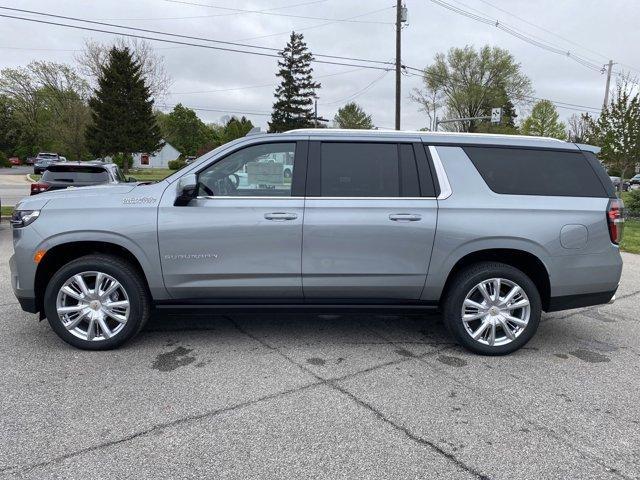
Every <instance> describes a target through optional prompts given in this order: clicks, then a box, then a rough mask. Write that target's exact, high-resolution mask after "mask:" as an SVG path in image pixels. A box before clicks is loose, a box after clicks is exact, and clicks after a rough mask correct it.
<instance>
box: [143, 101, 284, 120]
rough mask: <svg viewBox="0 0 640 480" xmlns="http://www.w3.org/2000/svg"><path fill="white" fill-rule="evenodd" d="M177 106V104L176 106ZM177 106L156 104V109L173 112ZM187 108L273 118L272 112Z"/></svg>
mask: <svg viewBox="0 0 640 480" xmlns="http://www.w3.org/2000/svg"><path fill="white" fill-rule="evenodd" d="M176 105H177V104H176ZM176 105H169V104H166V103H156V104H155V106H156V107H161V108H163V109H165V110H172V109H173V108H174V107H175V106H176ZM183 106H184V107H185V108H189V109H191V110H195V111H199V112H215V113H237V114H240V115H257V116H266V117H268V116H271V112H242V111H239V110H225V109H221V108H207V107H191V106H188V105H183Z"/></svg>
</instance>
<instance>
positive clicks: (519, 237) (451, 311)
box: [10, 129, 624, 355]
mask: <svg viewBox="0 0 640 480" xmlns="http://www.w3.org/2000/svg"><path fill="white" fill-rule="evenodd" d="M269 154H279V155H282V154H286V155H287V156H290V158H291V160H292V162H291V163H292V164H294V165H295V168H294V169H293V176H292V179H291V182H287V183H284V182H282V181H281V179H282V173H281V172H280V174H279V175H274V176H273V178H272V177H271V175H272V174H271V173H270V171H269V169H267V168H265V169H255V170H254V169H249V173H248V174H247V179H246V182H240V181H239V173H243V172H244V170H245V169H244V167H245V165H247V164H251V163H254V164H255V163H259V162H258V159H260V158H264V156H265V155H269ZM622 212H623V203H622V201H621V200H619V199H618V198H617V197H616V192H615V191H614V189H613V185H612V184H611V181H610V180H609V178H608V176H607V174H606V172H605V170H604V169H603V168H602V167H601V166H600V164H599V162H598V160H597V158H596V157H595V155H594V154H593V153H592V152H591V151H589V149H588V147H585V146H581V147H578V146H577V145H575V144H573V143H567V142H563V141H560V140H555V139H547V138H536V137H518V136H499V135H480V134H444V133H427V132H383V131H349V130H344V131H342V130H320V129H318V130H294V131H291V132H287V133H282V134H266V135H251V136H248V137H245V138H242V139H238V140H235V141H233V142H229V143H227V144H225V145H223V146H221V147H219V148H217V149H215V150H213V151H212V152H210V153H209V154H206V155H204V156H202V157H200V158H199V159H198V160H197V161H195V162H194V163H192V164H191V165H188V166H186V167H184V168H183V169H181V170H179V171H177V172H175V173H174V174H172V175H171V176H169V177H167V178H165V179H164V180H161V181H159V182H157V183H152V184H135V185H134V184H131V183H127V184H123V183H118V184H113V185H100V186H96V187H85V188H78V189H66V190H62V191H56V192H46V193H43V194H40V195H37V196H35V197H28V198H26V199H23V200H22V201H21V202H20V203H19V204H18V205H17V207H16V210H15V212H14V215H13V218H12V228H13V229H14V236H13V238H14V243H13V244H14V249H15V253H14V254H13V256H12V257H11V260H10V266H11V272H12V273H11V278H12V285H13V290H14V293H15V295H16V297H17V298H18V300H19V302H20V304H21V306H22V308H23V310H25V311H27V312H40V315H41V317H46V318H47V319H48V321H49V324H50V325H51V327H52V328H53V330H54V331H55V332H56V333H57V334H58V335H59V336H60V337H61V338H62V339H63V340H64V341H66V342H68V343H70V344H71V345H74V346H76V347H79V348H84V349H90V350H100V349H109V348H114V347H117V346H119V345H122V344H123V343H124V342H126V341H127V340H129V339H131V338H132V337H133V336H134V335H136V334H137V333H138V332H140V330H141V329H142V327H143V326H144V324H145V322H146V321H147V320H148V319H149V315H150V312H151V309H152V307H153V306H155V307H157V308H174V307H180V308H204V307H208V308H215V309H231V308H236V307H240V306H242V308H257V309H264V308H272V307H277V308H280V309H282V308H287V307H289V308H296V309H300V308H312V309H314V310H316V311H317V310H318V309H322V310H336V309H346V310H350V311H353V310H354V309H357V310H359V311H360V310H369V311H375V312H379V311H383V310H394V311H398V310H402V309H407V310H409V311H413V312H417V311H422V310H429V309H437V308H439V309H440V310H441V311H442V314H443V319H444V322H445V324H446V326H447V329H448V330H449V332H450V333H451V335H452V336H453V337H454V338H455V339H456V340H457V341H458V342H459V343H460V344H461V345H463V346H465V347H466V348H468V349H470V350H472V351H474V352H477V353H481V354H489V355H497V354H506V353H509V352H512V351H514V350H516V349H518V348H520V347H522V346H523V345H524V344H526V343H527V342H528V341H529V339H530V338H531V337H532V336H533V335H534V333H535V331H536V329H537V327H538V324H539V322H540V316H541V312H542V311H543V310H544V311H547V312H552V311H557V310H564V309H570V308H577V307H586V306H589V305H597V304H603V303H607V302H610V301H612V300H613V298H614V295H615V292H616V289H617V288H618V283H619V281H620V275H621V271H622V259H621V256H620V252H619V247H618V244H619V242H620V240H621V237H622V228H623V222H624V220H623V215H622Z"/></svg>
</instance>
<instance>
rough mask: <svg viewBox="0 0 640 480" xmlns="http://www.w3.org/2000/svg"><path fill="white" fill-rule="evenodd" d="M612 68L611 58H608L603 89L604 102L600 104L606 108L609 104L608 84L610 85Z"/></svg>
mask: <svg viewBox="0 0 640 480" xmlns="http://www.w3.org/2000/svg"><path fill="white" fill-rule="evenodd" d="M612 68H613V60H609V65H607V88H606V90H605V91H604V103H603V104H602V108H607V105H609V86H610V85H611V69H612Z"/></svg>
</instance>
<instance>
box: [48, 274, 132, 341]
mask: <svg viewBox="0 0 640 480" xmlns="http://www.w3.org/2000/svg"><path fill="white" fill-rule="evenodd" d="M56 310H57V312H58V317H59V318H60V321H61V322H62V324H63V325H64V327H65V328H66V329H67V330H69V332H70V333H71V334H72V335H75V336H76V337H78V338H81V339H82V340H88V341H101V340H107V339H109V338H111V337H113V336H114V335H117V334H118V333H119V332H120V331H121V330H122V329H123V328H124V326H125V324H126V323H127V320H128V319H129V311H130V307H129V296H128V295H127V292H126V290H125V289H124V287H123V286H122V285H121V284H120V282H118V281H117V280H116V279H115V278H113V277H112V276H110V275H107V274H106V273H102V272H82V273H77V274H76V275H74V276H73V277H71V278H69V279H68V280H67V281H66V282H64V284H63V285H62V287H61V288H60V290H59V291H58V297H57V299H56Z"/></svg>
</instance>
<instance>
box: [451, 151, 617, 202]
mask: <svg viewBox="0 0 640 480" xmlns="http://www.w3.org/2000/svg"><path fill="white" fill-rule="evenodd" d="M463 149H464V151H465V153H466V154H467V156H468V157H469V158H470V159H471V161H472V162H473V164H474V165H475V167H476V168H477V169H478V172H480V175H482V178H483V179H484V181H485V182H487V185H489V188H491V190H493V191H494V192H496V193H502V194H511V195H548V196H565V197H607V196H608V195H607V192H606V191H605V188H604V186H603V185H602V182H601V181H600V179H599V178H598V176H597V174H596V172H595V170H594V169H593V167H592V166H591V165H590V164H589V161H588V160H587V159H586V157H585V156H584V155H583V154H582V152H566V151H554V150H534V149H524V148H497V147H463Z"/></svg>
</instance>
